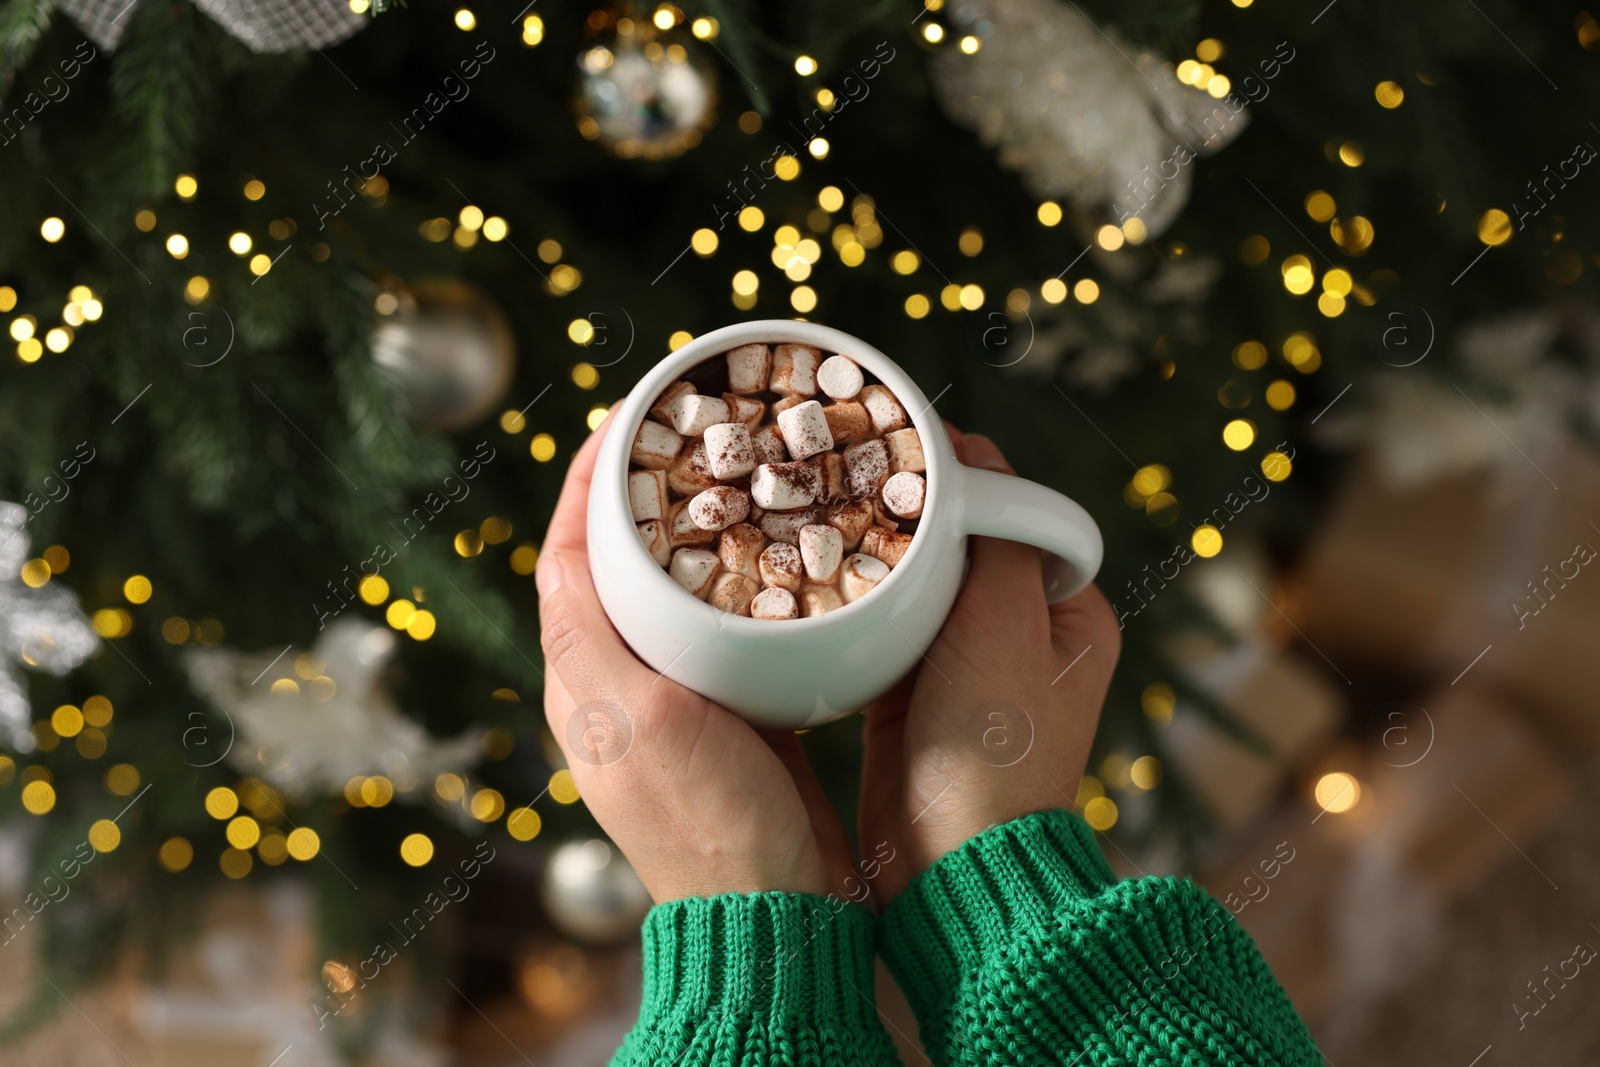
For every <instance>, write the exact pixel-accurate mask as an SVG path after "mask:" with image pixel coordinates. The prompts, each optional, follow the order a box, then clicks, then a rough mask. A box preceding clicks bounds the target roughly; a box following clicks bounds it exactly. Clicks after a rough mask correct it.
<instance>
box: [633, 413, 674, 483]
mask: <svg viewBox="0 0 1600 1067" xmlns="http://www.w3.org/2000/svg"><path fill="white" fill-rule="evenodd" d="M682 445H683V438H682V437H680V436H679V435H678V431H676V430H674V429H673V428H672V427H670V426H663V425H661V424H660V423H659V422H651V421H650V420H649V419H646V420H644V422H641V423H640V424H639V432H638V433H636V434H634V437H633V448H632V449H631V450H630V451H629V452H628V459H629V460H631V461H632V462H634V463H637V464H638V465H639V466H641V467H648V468H650V469H651V470H657V471H660V470H666V469H667V468H668V467H670V466H672V461H673V460H675V459H677V458H678V449H679V448H680V447H681V446H682Z"/></svg>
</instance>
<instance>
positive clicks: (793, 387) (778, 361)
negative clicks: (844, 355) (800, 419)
mask: <svg viewBox="0 0 1600 1067" xmlns="http://www.w3.org/2000/svg"><path fill="white" fill-rule="evenodd" d="M821 362H822V353H821V352H819V351H817V350H816V349H815V348H812V347H811V346H810V345H779V346H778V347H777V348H776V349H774V350H773V353H772V381H771V383H770V384H769V385H768V386H767V388H769V389H771V390H772V391H773V392H774V393H788V394H792V395H795V396H814V395H816V392H817V364H819V363H821Z"/></svg>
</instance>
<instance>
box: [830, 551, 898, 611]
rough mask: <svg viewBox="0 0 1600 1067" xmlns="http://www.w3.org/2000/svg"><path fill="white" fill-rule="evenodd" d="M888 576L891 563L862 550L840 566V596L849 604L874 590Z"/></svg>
mask: <svg viewBox="0 0 1600 1067" xmlns="http://www.w3.org/2000/svg"><path fill="white" fill-rule="evenodd" d="M887 577H889V565H888V564H887V563H885V562H883V560H881V559H878V558H877V557H876V556H866V555H862V554H861V553H860V552H856V553H853V554H851V555H850V556H849V558H847V559H846V560H845V561H844V565H843V566H841V567H840V568H839V596H840V597H841V598H842V599H843V600H844V602H845V603H846V604H849V603H851V602H852V601H855V600H859V599H861V598H862V597H864V596H866V595H867V594H868V593H870V592H872V590H873V589H874V588H876V586H877V584H878V583H879V582H881V581H883V580H884V579H885V578H887Z"/></svg>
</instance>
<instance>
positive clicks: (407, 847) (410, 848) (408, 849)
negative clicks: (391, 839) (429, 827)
mask: <svg viewBox="0 0 1600 1067" xmlns="http://www.w3.org/2000/svg"><path fill="white" fill-rule="evenodd" d="M400 858H401V859H402V860H404V861H405V862H406V865H407V866H408V867H421V866H423V865H424V864H426V863H427V862H428V861H429V860H431V859H433V841H432V840H431V839H430V838H429V837H428V835H427V834H407V835H406V837H405V840H404V841H401V842H400Z"/></svg>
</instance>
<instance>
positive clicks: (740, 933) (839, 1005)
mask: <svg viewBox="0 0 1600 1067" xmlns="http://www.w3.org/2000/svg"><path fill="white" fill-rule="evenodd" d="M643 934H644V1001H643V1004H642V1005H641V1007H640V1011H639V1022H638V1024H637V1025H636V1026H635V1027H634V1029H633V1030H632V1031H631V1032H630V1033H629V1034H628V1037H627V1039H626V1040H625V1041H624V1042H623V1044H622V1048H621V1049H619V1050H618V1052H617V1054H616V1056H615V1057H614V1058H613V1059H612V1061H611V1062H612V1064H613V1065H614V1067H633V1065H636V1064H637V1065H640V1067H643V1065H645V1064H649V1065H651V1067H667V1065H669V1064H670V1065H673V1067H697V1065H700V1064H717V1065H726V1067H734V1065H747V1064H772V1065H783V1067H788V1065H796V1067H801V1065H804V1067H823V1065H833V1064H866V1065H871V1064H892V1063H898V1062H899V1061H898V1060H897V1058H896V1056H895V1052H894V1046H893V1044H892V1043H891V1042H890V1040H889V1037H888V1034H887V1033H886V1032H885V1030H884V1028H883V1024H882V1023H881V1022H880V1021H879V1019H878V1010H877V1007H876V1002H875V1000H874V997H873V986H872V983H873V917H872V913H871V912H870V911H869V910H867V909H866V908H864V907H861V906H860V905H856V904H845V903H844V902H842V901H837V900H830V899H829V898H827V897H820V896H812V895H810V894H805V893H759V894H754V895H749V896H746V895H741V894H737V893H728V894H724V895H722V896H716V897H694V898H689V899H686V900H675V901H671V902H670V903H667V904H661V905H658V906H657V907H655V908H652V909H651V911H650V914H649V915H648V916H646V917H645V921H644V931H643Z"/></svg>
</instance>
